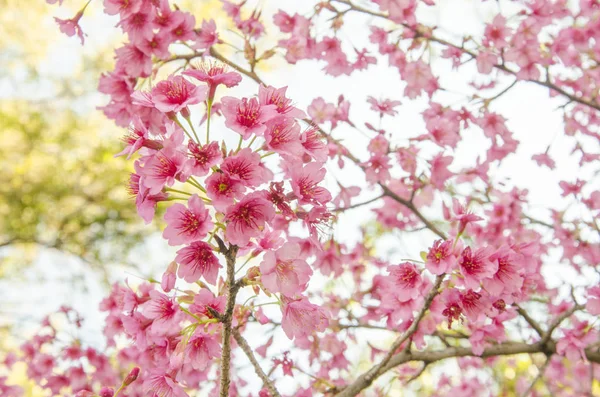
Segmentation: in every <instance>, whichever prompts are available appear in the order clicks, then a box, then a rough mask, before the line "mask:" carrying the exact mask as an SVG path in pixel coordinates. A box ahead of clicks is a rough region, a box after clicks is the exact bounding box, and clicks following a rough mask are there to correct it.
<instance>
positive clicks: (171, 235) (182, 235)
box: [163, 194, 214, 245]
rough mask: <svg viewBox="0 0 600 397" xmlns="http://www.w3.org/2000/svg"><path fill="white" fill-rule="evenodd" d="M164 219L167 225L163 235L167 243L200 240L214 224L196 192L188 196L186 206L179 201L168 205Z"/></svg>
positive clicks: (178, 243) (184, 242)
mask: <svg viewBox="0 0 600 397" xmlns="http://www.w3.org/2000/svg"><path fill="white" fill-rule="evenodd" d="M165 221H166V222H167V227H166V228H165V230H164V232H163V237H164V238H165V239H167V240H168V241H169V245H180V244H187V243H192V242H194V241H198V240H201V239H203V238H204V237H205V236H206V234H207V233H208V231H209V230H212V228H213V226H214V223H213V221H212V219H211V218H210V215H209V213H208V209H206V208H205V207H204V203H203V202H202V199H201V198H200V197H198V195H197V194H194V195H192V196H191V197H190V198H189V200H188V206H187V207H186V206H185V205H183V204H181V203H176V204H173V205H172V206H170V207H169V208H168V209H167V211H166V213H165Z"/></svg>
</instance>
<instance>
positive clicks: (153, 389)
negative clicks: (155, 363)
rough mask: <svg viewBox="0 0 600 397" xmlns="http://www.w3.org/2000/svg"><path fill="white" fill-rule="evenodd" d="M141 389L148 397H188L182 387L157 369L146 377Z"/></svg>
mask: <svg viewBox="0 0 600 397" xmlns="http://www.w3.org/2000/svg"><path fill="white" fill-rule="evenodd" d="M143 389H144V395H146V396H148V397H188V394H187V393H186V392H185V390H184V389H183V387H181V386H180V385H179V384H178V383H177V382H176V381H175V380H174V379H173V378H171V377H170V376H169V375H167V374H165V373H164V370H162V369H159V368H156V369H152V370H151V372H150V373H149V374H148V376H146V378H145V380H144V386H143Z"/></svg>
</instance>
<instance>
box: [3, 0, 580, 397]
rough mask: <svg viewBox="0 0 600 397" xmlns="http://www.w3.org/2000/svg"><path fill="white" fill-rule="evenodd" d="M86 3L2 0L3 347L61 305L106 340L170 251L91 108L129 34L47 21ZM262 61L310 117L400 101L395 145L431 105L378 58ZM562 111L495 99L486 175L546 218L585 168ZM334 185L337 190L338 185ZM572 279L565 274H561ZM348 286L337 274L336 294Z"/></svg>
mask: <svg viewBox="0 0 600 397" xmlns="http://www.w3.org/2000/svg"><path fill="white" fill-rule="evenodd" d="M82 3H83V1H74V0H73V1H68V0H67V1H65V2H64V5H63V6H62V7H56V6H53V7H51V6H49V5H47V4H46V3H45V1H43V0H0V138H1V139H0V167H1V172H0V352H2V351H4V352H8V351H12V350H16V349H18V347H19V345H20V344H21V343H22V342H23V341H24V340H25V339H26V338H27V336H28V335H29V334H31V332H33V331H35V329H36V328H37V327H38V324H39V321H40V319H41V318H42V317H43V316H44V315H46V314H48V313H50V312H53V311H56V310H57V309H58V308H59V307H60V306H61V305H70V306H72V307H74V308H75V309H76V310H78V311H79V312H80V313H82V314H83V316H84V317H85V319H86V322H85V325H84V328H83V330H82V332H83V333H84V337H83V338H84V339H85V341H86V342H87V343H91V344H96V345H99V346H101V345H102V343H103V342H102V332H101V321H102V316H101V314H100V312H99V311H98V309H97V307H98V303H99V301H100V299H101V298H102V297H103V295H104V294H105V293H106V291H108V289H109V287H110V284H111V283H113V282H115V281H123V280H125V279H129V280H137V281H134V282H139V280H140V279H142V278H149V277H156V276H157V275H160V274H161V272H162V271H164V269H165V268H166V266H167V264H168V263H169V261H170V260H171V259H172V258H173V256H174V255H173V254H174V250H173V249H172V248H169V247H168V246H167V244H166V242H165V241H163V240H162V238H161V237H160V233H159V231H160V228H161V224H160V219H161V217H160V214H159V216H157V217H156V218H155V222H153V223H152V224H151V225H144V224H143V222H142V220H141V219H140V218H138V216H137V214H136V211H135V206H134V203H133V201H132V200H131V199H130V198H129V196H128V194H127V190H126V188H125V183H126V181H127V179H128V175H129V171H130V168H131V164H132V162H131V161H127V160H125V159H124V158H117V159H115V158H114V157H113V156H114V154H115V153H118V152H119V151H121V149H122V144H121V141H120V139H119V138H120V137H121V135H122V134H123V131H122V129H120V128H118V127H116V126H115V125H114V123H113V122H112V121H110V120H108V119H106V118H105V117H104V115H103V114H102V112H101V111H100V110H98V109H97V107H98V106H102V105H104V104H106V102H107V100H106V98H105V97H104V96H103V95H102V94H100V93H98V92H97V86H98V78H99V76H100V74H101V73H102V72H105V71H109V70H111V69H112V67H113V50H114V48H115V47H117V46H118V44H119V43H120V42H121V40H122V38H123V36H122V35H121V33H120V30H119V29H117V28H115V27H114V25H115V24H116V19H115V18H110V17H108V16H106V15H104V14H102V12H101V11H102V7H101V4H100V3H101V2H99V1H97V2H96V1H95V2H93V3H98V4H93V5H94V6H90V7H89V8H88V9H87V10H86V13H85V16H84V18H83V19H82V22H81V25H82V28H83V30H84V32H85V33H86V34H87V36H86V38H85V46H82V45H81V44H80V42H79V40H78V39H77V38H75V37H72V38H69V37H66V36H65V35H63V34H61V33H60V31H59V30H58V26H57V25H56V23H55V21H54V17H59V18H70V17H72V16H73V15H75V13H76V12H77V10H78V9H79V8H80V7H81V6H82ZM176 3H177V4H178V5H179V6H180V7H181V8H184V9H186V10H189V11H191V12H192V13H193V14H194V15H195V16H196V21H197V23H199V22H200V21H202V19H209V18H213V19H216V20H217V24H218V26H219V27H220V28H223V27H226V23H227V22H226V20H225V17H224V14H223V13H222V11H221V8H220V7H221V3H220V2H219V1H216V0H215V1H213V0H202V1H194V0H179V1H177V2H176ZM260 3H261V5H262V6H263V10H264V13H265V15H266V16H265V21H266V23H267V27H269V25H270V23H271V18H270V16H268V15H269V13H271V12H272V11H273V9H275V8H284V9H287V10H288V11H290V12H300V13H303V12H304V13H307V12H309V11H310V9H311V7H312V6H313V5H314V2H310V1H307V2H305V3H306V4H305V3H304V2H300V1H297V2H296V1H289V2H279V1H271V2H268V1H262V2H260ZM279 3H282V4H279ZM438 3H439V6H437V7H436V8H435V9H432V10H431V11H429V13H430V15H429V18H430V22H431V25H436V26H440V30H441V31H442V32H452V33H453V34H454V36H449V37H451V38H454V37H460V36H461V35H467V34H472V35H474V36H476V35H477V34H480V33H481V31H482V29H483V26H484V25H483V23H484V22H489V21H490V20H491V18H492V17H493V15H495V13H496V12H497V10H496V9H495V4H493V3H494V2H486V3H483V4H481V2H480V1H471V0H444V1H439V2H438ZM345 23H346V25H345V26H344V29H343V30H342V33H341V34H343V35H349V36H351V39H352V41H353V43H355V44H356V45H357V47H364V46H367V42H368V38H367V36H368V35H367V34H365V25H364V21H363V20H360V19H358V18H357V19H352V18H351V17H349V18H348V19H347V20H346V21H345ZM270 31H271V32H272V31H273V30H272V29H271V30H269V29H267V34H268V33H269V32H270ZM452 33H448V35H451V34H452ZM432 56H433V59H435V54H433V55H432ZM269 65H270V66H269V67H271V68H272V69H270V70H269V71H268V74H267V73H264V74H265V76H267V77H268V79H267V81H268V82H269V84H271V85H274V86H277V87H279V86H285V85H288V86H289V90H288V95H289V96H290V97H291V98H293V99H294V100H295V101H296V102H297V103H298V107H300V108H303V109H306V107H307V106H308V104H310V103H311V101H312V99H314V98H315V97H317V96H323V97H324V99H325V100H326V101H327V102H336V101H337V97H338V95H340V94H344V95H345V96H346V98H347V99H349V100H350V101H351V102H352V104H353V108H352V117H353V118H355V119H353V121H355V123H356V121H359V122H358V123H356V124H357V125H363V124H362V123H363V122H364V121H369V118H371V119H372V118H373V113H372V112H369V111H368V106H367V105H366V103H365V99H366V97H367V96H368V95H372V96H375V97H376V98H390V99H401V100H402V101H403V105H402V106H401V108H400V114H399V116H398V117H397V118H394V119H393V120H390V121H389V125H388V126H387V127H388V128H389V129H390V130H391V129H394V130H397V131H398V137H399V138H398V142H394V143H399V142H402V141H403V140H405V139H406V136H408V135H409V134H414V133H415V132H417V131H422V129H423V120H422V118H421V116H420V113H421V112H422V111H423V109H425V108H426V107H427V103H428V101H427V98H419V99H417V100H413V101H409V100H407V99H403V98H401V93H402V87H403V83H401V82H400V80H399V78H398V75H397V72H396V71H394V70H391V69H390V68H388V67H387V64H386V63H381V64H380V65H377V66H376V67H373V68H372V69H371V70H369V72H366V73H356V74H353V75H352V77H351V79H352V80H350V78H349V77H341V78H338V79H332V78H331V77H328V76H325V75H324V74H323V73H322V71H321V70H320V68H321V66H319V65H318V64H316V63H307V64H299V65H297V66H296V67H294V70H293V72H291V71H290V68H289V67H283V66H282V65H281V64H279V65H278V64H277V63H276V60H275V59H274V60H273V62H271V63H270V64H269ZM273 65H278V66H277V67H274V66H273ZM472 67H473V70H474V69H475V66H474V65H472ZM373 69H374V70H373ZM451 70H452V68H451V65H450V63H449V62H448V61H445V60H441V59H436V60H435V64H434V71H435V72H436V75H439V76H440V78H441V83H442V85H443V86H444V87H447V88H448V90H447V91H446V92H445V93H444V94H443V95H445V96H443V95H440V96H439V97H436V100H437V101H439V102H440V103H444V104H455V103H460V102H461V101H464V100H465V98H469V95H472V94H473V91H474V89H473V87H472V86H470V85H469V83H470V82H471V79H472V74H470V73H469V69H468V68H463V69H461V72H460V73H459V72H455V71H451ZM261 72H266V71H264V70H263V71H261ZM299 76H302V77H299ZM374 76H376V80H374V78H373V77H374ZM390 82H392V83H390ZM479 83H484V82H481V81H480V82H479ZM248 87H253V88H248ZM239 89H240V90H246V91H245V94H244V95H246V96H248V90H249V89H251V90H252V91H250V92H256V86H255V85H254V84H253V83H252V82H245V83H244V84H242V85H241V86H240V87H239ZM361 104H362V108H361V107H360V106H361ZM558 105H560V100H558V99H556V98H554V99H551V98H548V92H547V90H545V89H543V88H540V87H537V86H534V85H527V84H520V85H518V86H516V87H515V88H514V89H513V90H511V91H510V92H508V93H507V94H506V95H503V96H502V97H501V98H499V99H498V100H497V101H495V102H494V107H495V108H494V110H495V111H497V112H498V113H501V114H502V115H503V116H504V117H506V118H507V119H508V120H509V122H508V126H509V128H510V129H511V130H512V131H513V132H514V133H515V137H516V138H517V139H518V140H520V141H521V146H520V148H519V152H518V153H517V154H516V155H514V156H512V157H511V158H510V159H507V161H506V162H505V163H504V164H503V167H502V168H500V169H498V170H494V173H495V177H496V178H497V179H498V180H503V181H507V186H517V187H519V188H527V189H529V193H530V196H529V197H530V201H531V203H533V206H534V208H533V212H532V213H531V214H530V215H533V216H536V217H537V218H539V219H549V217H550V213H549V211H547V208H548V207H552V206H554V207H557V208H560V207H561V205H562V204H561V203H562V199H561V197H560V193H561V191H560V188H559V187H558V184H557V182H558V181H559V180H572V179H573V175H574V174H575V173H576V172H577V170H579V168H578V164H577V159H575V158H573V157H571V156H570V151H571V150H572V149H573V145H574V143H572V142H570V141H568V140H565V137H564V134H562V132H563V130H564V126H563V121H562V118H561V114H560V112H557V111H556V108H557V107H558ZM341 132H343V130H342V131H341ZM338 133H339V132H338ZM467 133H468V134H470V136H469V139H468V140H465V141H467V142H465V143H464V144H461V146H459V148H458V151H457V156H456V158H457V159H461V160H458V161H457V163H456V164H454V166H455V167H456V168H457V169H460V168H462V167H464V166H466V165H468V164H469V163H470V164H472V165H475V162H476V160H477V155H478V153H483V152H484V151H485V148H486V146H487V145H488V143H487V140H486V139H485V138H484V137H483V136H482V135H481V133H480V132H473V131H468V132H467ZM471 135H472V136H471ZM365 139H366V138H365V137H352V139H349V140H348V139H347V140H345V141H344V144H346V145H347V146H348V147H349V148H350V150H352V151H353V152H354V153H355V154H356V155H358V156H361V155H363V154H364V153H365V148H366V142H367V141H366V140H365ZM551 143H552V149H551V150H550V154H551V155H552V156H553V158H554V159H555V160H556V162H557V170H556V171H555V172H553V173H552V174H550V172H549V171H547V170H542V169H540V168H539V167H536V166H535V165H534V163H533V162H532V161H531V155H533V154H538V153H542V152H543V151H544V150H545V149H546V148H547V147H548V146H549V145H550V144H551ZM482 148H483V149H482ZM461 161H463V163H460V162H461ZM459 163H460V164H459ZM329 171H330V172H331V173H332V175H334V176H335V178H336V179H337V180H339V181H341V182H342V183H343V184H344V185H345V186H350V185H355V184H357V181H356V175H354V174H353V173H352V172H346V170H344V171H340V170H339V169H333V170H331V169H330V170H329ZM583 177H585V176H583ZM330 183H331V185H332V186H336V185H335V184H336V183H337V182H336V180H335V179H334V180H331V181H330ZM363 187H364V186H363ZM361 197H362V198H370V197H372V193H370V192H369V191H368V190H365V191H363V196H361ZM360 201H362V200H361V198H359V199H357V202H360ZM436 215H439V214H436ZM370 217H371V215H370V214H369V208H368V207H365V208H361V209H360V210H359V211H357V212H355V213H353V214H352V215H351V216H349V217H346V216H345V215H342V216H341V217H340V220H339V223H338V224H337V225H336V226H335V229H334V230H333V234H334V236H335V238H336V239H337V240H338V241H340V242H343V243H346V244H349V245H350V246H352V243H353V242H355V241H357V240H360V238H361V231H360V228H359V226H360V225H361V224H364V223H365V222H367V220H368V218H370ZM430 242H431V236H430V235H428V234H427V233H425V234H411V235H410V236H408V235H406V234H402V233H400V231H394V233H391V234H388V235H386V236H385V237H384V238H382V239H381V240H380V242H379V243H378V250H379V252H380V253H381V256H382V257H386V258H389V259H390V260H394V259H399V258H411V257H418V255H419V251H421V250H423V249H424V247H428V246H429V245H430ZM549 262H552V261H549ZM558 266H559V264H558V263H557V264H556V267H553V265H552V264H549V266H547V267H546V268H545V269H547V273H548V274H545V276H547V277H548V276H549V277H551V278H552V277H553V276H552V274H553V273H555V272H556V270H557V269H558ZM555 274H558V273H555ZM569 276H570V275H569V274H568V272H563V273H561V278H564V279H567V278H568V277H569ZM554 277H556V276H554ZM348 281H349V280H344V279H341V280H335V282H336V283H338V285H342V286H343V283H344V282H348ZM556 281H557V282H558V281H560V280H556ZM325 282H329V283H334V281H332V280H321V281H319V280H318V279H317V280H316V281H315V283H316V284H315V288H319V283H322V284H323V283H325ZM350 282H351V280H350ZM551 284H552V283H551ZM368 336H369V335H366V337H368ZM379 336H380V335H379ZM357 355H358V356H359V355H360V353H357ZM511 366H513V367H514V368H517V370H518V367H515V366H514V365H513V364H511ZM509 369H510V368H509ZM511 370H512V371H513V373H512V377H513V378H514V376H515V373H514V369H511ZM11 379H12V380H13V382H16V383H19V384H21V385H22V386H24V388H25V389H26V394H25V395H26V396H38V395H41V394H39V390H36V388H35V387H34V386H33V385H32V384H30V383H29V382H28V381H27V380H26V378H25V375H24V368H23V367H21V366H19V365H17V366H15V368H14V370H13V371H12V373H11Z"/></svg>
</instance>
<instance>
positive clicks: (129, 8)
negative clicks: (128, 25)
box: [104, 0, 142, 18]
mask: <svg viewBox="0 0 600 397" xmlns="http://www.w3.org/2000/svg"><path fill="white" fill-rule="evenodd" d="M141 6H142V0H104V12H105V13H107V14H108V15H116V14H120V16H121V18H127V17H128V16H129V15H131V14H133V13H135V12H138V11H139V10H140V7H141Z"/></svg>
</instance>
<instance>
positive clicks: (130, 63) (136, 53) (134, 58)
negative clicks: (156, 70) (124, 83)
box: [115, 43, 152, 77]
mask: <svg viewBox="0 0 600 397" xmlns="http://www.w3.org/2000/svg"><path fill="white" fill-rule="evenodd" d="M115 53H116V55H117V63H116V65H115V71H117V72H121V71H123V72H125V73H126V74H127V75H128V76H130V77H147V76H150V73H151V72H152V58H150V56H148V55H147V54H146V53H145V52H144V51H142V50H141V49H140V48H139V47H137V46H136V45H134V44H131V43H130V44H126V45H124V46H123V47H120V48H117V49H116V50H115Z"/></svg>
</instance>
